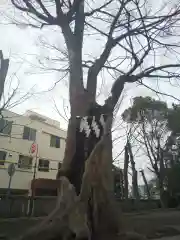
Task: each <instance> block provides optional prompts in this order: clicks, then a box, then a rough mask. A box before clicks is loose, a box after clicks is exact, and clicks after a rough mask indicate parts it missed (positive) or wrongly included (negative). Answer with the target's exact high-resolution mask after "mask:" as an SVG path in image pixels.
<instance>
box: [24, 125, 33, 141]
mask: <svg viewBox="0 0 180 240" xmlns="http://www.w3.org/2000/svg"><path fill="white" fill-rule="evenodd" d="M23 139H27V140H30V141H35V140H36V130H35V129H33V128H29V127H24V133H23Z"/></svg>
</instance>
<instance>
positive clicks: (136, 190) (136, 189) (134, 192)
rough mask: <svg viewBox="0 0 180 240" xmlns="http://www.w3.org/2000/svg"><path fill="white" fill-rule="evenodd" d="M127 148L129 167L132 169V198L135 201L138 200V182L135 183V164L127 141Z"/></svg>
mask: <svg viewBox="0 0 180 240" xmlns="http://www.w3.org/2000/svg"><path fill="white" fill-rule="evenodd" d="M127 147H128V152H129V157H130V162H131V167H132V187H133V197H134V198H135V199H136V200H139V191H138V181H137V171H136V168H135V162H134V156H133V153H132V147H131V144H130V142H129V141H127Z"/></svg>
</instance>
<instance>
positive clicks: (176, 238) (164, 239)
mask: <svg viewBox="0 0 180 240" xmlns="http://www.w3.org/2000/svg"><path fill="white" fill-rule="evenodd" d="M153 240H180V235H178V236H174V237H162V238H156V239H153Z"/></svg>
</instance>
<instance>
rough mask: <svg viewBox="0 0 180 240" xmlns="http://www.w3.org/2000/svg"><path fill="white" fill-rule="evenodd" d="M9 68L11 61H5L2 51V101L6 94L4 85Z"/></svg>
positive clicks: (0, 93)
mask: <svg viewBox="0 0 180 240" xmlns="http://www.w3.org/2000/svg"><path fill="white" fill-rule="evenodd" d="M8 68H9V59H4V57H3V53H2V51H1V50H0V100H1V97H2V94H3V92H4V84H5V80H6V76H7V72H8Z"/></svg>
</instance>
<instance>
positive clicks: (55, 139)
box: [50, 135, 60, 148]
mask: <svg viewBox="0 0 180 240" xmlns="http://www.w3.org/2000/svg"><path fill="white" fill-rule="evenodd" d="M50 147H55V148H60V137H57V136H54V135H51V140H50Z"/></svg>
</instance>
